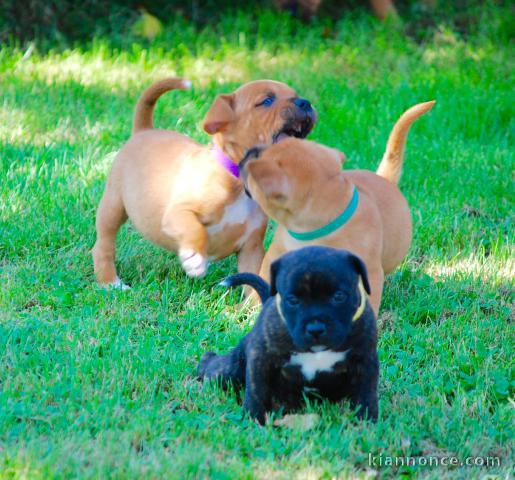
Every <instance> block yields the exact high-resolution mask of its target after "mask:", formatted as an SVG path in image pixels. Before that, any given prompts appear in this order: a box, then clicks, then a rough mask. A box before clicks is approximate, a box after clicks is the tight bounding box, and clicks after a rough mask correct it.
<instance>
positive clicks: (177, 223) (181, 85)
mask: <svg viewBox="0 0 515 480" xmlns="http://www.w3.org/2000/svg"><path fill="white" fill-rule="evenodd" d="M189 86H190V82H189V81H187V80H181V79H178V78H168V79H165V80H162V81H160V82H157V83H155V84H153V85H152V86H150V87H149V88H148V89H147V90H145V91H144V92H143V94H142V96H141V98H140V99H139V102H138V104H137V106H136V112H135V116H134V127H133V135H132V137H131V138H130V140H129V141H128V142H127V143H126V144H125V145H124V146H123V148H122V149H121V150H120V152H119V153H118V155H117V156H116V158H115V160H114V163H113V166H112V170H111V173H110V174H109V177H108V179H107V183H106V187H105V191H104V195H103V197H102V200H101V201H100V205H99V207H98V210H97V218H96V230H97V240H96V243H95V246H94V248H93V252H92V253H93V263H94V269H95V275H96V278H97V281H98V283H99V284H102V285H115V286H122V287H123V284H122V283H121V281H120V279H119V278H118V276H117V274H116V269H115V265H114V258H115V239H116V234H117V232H118V229H119V228H120V226H121V225H122V224H123V223H124V222H125V221H126V220H127V218H130V219H131V221H132V223H133V224H134V225H135V227H136V228H137V229H138V230H139V231H140V232H141V233H142V234H143V236H145V237H146V238H147V239H149V240H150V241H151V242H153V243H155V244H157V245H160V246H161V247H164V248H166V249H167V250H171V251H175V252H178V254H179V258H180V260H181V263H182V267H183V269H184V270H185V272H186V274H188V275H190V276H192V277H199V276H202V275H204V274H205V272H206V268H207V264H208V260H210V259H211V260H217V259H220V258H223V257H226V256H227V255H230V254H231V253H233V252H237V253H238V269H239V270H240V271H241V270H244V271H250V272H257V271H258V269H259V266H260V265H261V261H262V259H263V255H264V252H263V245H262V243H263V236H264V232H265V229H266V224H267V218H266V217H265V215H264V214H263V213H262V211H261V209H260V208H259V207H258V205H257V204H256V203H255V202H253V201H252V200H250V199H249V198H248V197H247V196H246V195H245V193H244V191H243V187H242V183H241V181H240V179H239V172H238V165H237V161H238V160H239V159H241V158H242V156H243V154H244V152H245V150H246V149H248V148H249V147H251V146H252V145H254V144H256V142H257V143H262V142H264V143H265V144H271V143H273V142H274V141H276V140H278V139H282V138H285V137H288V136H296V137H305V136H306V135H307V134H308V133H309V131H310V130H311V128H312V127H313V124H314V122H315V120H316V113H315V111H314V109H313V108H312V107H311V104H310V103H309V102H308V101H307V100H304V99H302V98H299V97H298V96H297V94H296V93H295V91H294V90H292V89H291V88H290V87H288V86H287V85H285V84H284V83H280V82H275V81H272V80H259V81H254V82H250V83H247V84H245V85H243V86H241V87H240V88H238V89H237V90H236V91H235V92H233V93H231V94H227V95H219V96H218V97H217V98H216V99H215V101H214V103H213V105H212V106H211V108H210V109H209V111H208V112H207V114H206V116H205V118H204V122H203V128H204V130H205V131H206V132H207V133H208V134H210V135H213V136H214V138H213V140H214V145H213V146H209V147H208V146H203V145H200V144H199V143H197V142H195V141H194V140H192V139H190V138H188V137H186V136H184V135H181V134H179V133H176V132H172V131H168V130H158V129H154V128H153V123H152V112H153V109H154V105H155V103H156V101H157V99H158V98H159V97H160V96H161V95H162V94H163V93H165V92H166V91H168V90H172V89H185V88H189Z"/></svg>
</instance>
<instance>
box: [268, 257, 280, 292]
mask: <svg viewBox="0 0 515 480" xmlns="http://www.w3.org/2000/svg"><path fill="white" fill-rule="evenodd" d="M280 269H281V259H280V258H278V259H277V260H275V261H274V262H272V265H270V296H272V297H273V296H274V295H275V294H276V293H277V275H279V270H280Z"/></svg>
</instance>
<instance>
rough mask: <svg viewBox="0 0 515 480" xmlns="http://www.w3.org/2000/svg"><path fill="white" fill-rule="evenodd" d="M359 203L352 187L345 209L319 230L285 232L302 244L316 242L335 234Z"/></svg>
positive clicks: (356, 193) (356, 191)
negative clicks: (350, 196)
mask: <svg viewBox="0 0 515 480" xmlns="http://www.w3.org/2000/svg"><path fill="white" fill-rule="evenodd" d="M358 203H359V194H358V188H357V187H356V186H355V185H354V193H353V194H352V198H351V200H350V202H349V204H348V205H347V208H346V209H345V210H344V211H343V212H342V213H341V214H340V215H339V216H337V217H336V218H335V219H334V220H333V221H331V222H329V223H328V224H326V225H324V226H323V227H321V228H317V229H316V230H311V231H310V232H292V231H291V230H287V232H288V233H289V234H290V236H292V237H293V238H294V239H295V240H301V241H303V242H308V241H310V240H316V239H317V238H320V237H325V236H326V235H329V234H330V233H333V232H335V231H336V230H338V229H339V228H340V227H343V226H344V225H345V224H346V223H347V222H348V221H349V220H350V218H351V217H352V215H354V212H355V211H356V209H357V208H358Z"/></svg>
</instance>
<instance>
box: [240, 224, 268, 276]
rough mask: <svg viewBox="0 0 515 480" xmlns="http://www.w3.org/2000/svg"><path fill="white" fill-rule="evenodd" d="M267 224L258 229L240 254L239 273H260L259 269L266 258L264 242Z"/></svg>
mask: <svg viewBox="0 0 515 480" xmlns="http://www.w3.org/2000/svg"><path fill="white" fill-rule="evenodd" d="M265 231H266V223H265V224H264V225H263V226H262V227H260V228H258V229H256V230H255V231H254V232H253V233H252V235H251V236H250V237H249V239H248V240H247V241H246V242H245V244H244V245H243V247H241V249H240V251H239V252H238V272H250V273H256V274H257V273H259V267H261V263H262V262H263V257H264V256H265V249H264V247H263V241H264V239H265Z"/></svg>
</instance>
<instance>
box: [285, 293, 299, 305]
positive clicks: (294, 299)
mask: <svg viewBox="0 0 515 480" xmlns="http://www.w3.org/2000/svg"><path fill="white" fill-rule="evenodd" d="M285 300H286V304H287V305H288V306H289V307H297V306H298V305H299V303H300V302H299V299H298V298H297V297H296V296H295V295H288V296H287V297H286V299H285Z"/></svg>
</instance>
